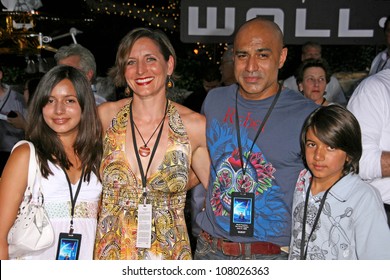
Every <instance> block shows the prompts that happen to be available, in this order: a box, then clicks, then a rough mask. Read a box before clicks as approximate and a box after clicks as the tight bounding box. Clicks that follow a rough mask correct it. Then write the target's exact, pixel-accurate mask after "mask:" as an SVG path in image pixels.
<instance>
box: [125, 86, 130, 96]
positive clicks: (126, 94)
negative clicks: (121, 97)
mask: <svg viewBox="0 0 390 280" xmlns="http://www.w3.org/2000/svg"><path fill="white" fill-rule="evenodd" d="M130 95H131V88H130V87H129V86H127V87H126V88H125V96H127V97H129V96H130Z"/></svg>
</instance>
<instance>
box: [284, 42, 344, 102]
mask: <svg viewBox="0 0 390 280" xmlns="http://www.w3.org/2000/svg"><path fill="white" fill-rule="evenodd" d="M321 52H322V47H321V45H320V44H318V43H316V42H311V41H309V42H306V43H305V44H303V45H302V53H301V61H304V60H306V59H310V58H313V59H320V58H321V57H322V53H321ZM283 85H284V86H285V87H288V88H289V89H292V90H295V91H299V90H298V87H297V82H296V74H295V75H293V76H290V77H289V78H287V79H286V80H284V82H283ZM325 92H326V94H325V96H324V97H325V98H326V100H327V101H328V102H331V103H333V102H334V103H338V104H341V105H343V106H345V105H346V104H347V99H346V97H345V94H344V91H343V88H342V87H341V85H340V83H339V81H338V80H337V78H336V77H335V76H334V75H332V76H331V77H330V81H329V82H328V84H327V85H326V89H325Z"/></svg>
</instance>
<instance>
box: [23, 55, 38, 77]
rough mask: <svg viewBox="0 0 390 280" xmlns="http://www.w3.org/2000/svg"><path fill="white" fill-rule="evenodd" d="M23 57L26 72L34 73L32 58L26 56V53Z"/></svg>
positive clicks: (35, 68)
mask: <svg viewBox="0 0 390 280" xmlns="http://www.w3.org/2000/svg"><path fill="white" fill-rule="evenodd" d="M25 59H26V63H27V66H26V69H25V71H26V73H28V74H34V73H36V72H37V67H36V65H35V62H34V60H32V59H30V57H29V56H27V55H26V57H25Z"/></svg>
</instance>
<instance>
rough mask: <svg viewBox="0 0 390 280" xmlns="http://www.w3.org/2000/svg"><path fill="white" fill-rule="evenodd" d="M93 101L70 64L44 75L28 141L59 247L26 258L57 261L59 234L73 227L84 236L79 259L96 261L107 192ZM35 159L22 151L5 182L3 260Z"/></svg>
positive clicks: (1, 192) (0, 226)
mask: <svg viewBox="0 0 390 280" xmlns="http://www.w3.org/2000/svg"><path fill="white" fill-rule="evenodd" d="M93 101H94V97H93V94H92V91H91V87H90V84H89V82H88V81H87V79H86V78H85V76H84V74H83V73H82V72H81V71H79V70H78V69H76V68H73V67H70V66H65V65H59V66H55V67H53V68H52V69H51V70H49V71H48V72H47V73H46V74H45V75H44V76H43V78H42V79H41V81H40V83H39V85H38V87H37V90H36V92H35V94H34V96H33V98H32V100H31V106H30V107H29V115H28V116H29V117H28V123H27V129H26V140H29V141H30V142H32V143H33V144H34V147H35V150H36V154H37V159H38V161H39V163H38V166H39V168H40V172H41V174H42V180H41V186H42V189H43V196H44V206H45V209H46V211H47V213H48V216H49V218H50V221H51V224H52V226H53V229H54V234H55V242H54V243H53V245H52V246H51V247H49V248H47V249H45V250H42V251H39V252H37V253H34V254H31V255H29V256H26V257H24V258H25V259H41V260H55V259H56V252H57V246H58V239H59V235H60V233H69V232H70V228H71V227H73V229H74V233H78V234H81V235H82V239H81V244H80V253H79V259H81V260H88V259H89V260H90V259H92V255H93V248H94V241H95V234H96V223H97V212H98V204H99V201H100V196H101V191H102V185H101V183H100V181H99V178H100V177H99V166H100V162H101V156H102V138H101V134H102V127H101V123H100V120H99V118H98V115H97V109H96V106H95V103H94V102H93ZM29 157H30V148H29V145H28V144H22V145H20V146H18V147H16V148H15V150H14V151H13V152H12V154H11V156H10V158H9V160H8V162H7V164H6V166H5V168H4V172H3V175H2V178H1V180H0V259H8V243H7V235H8V232H9V230H10V228H11V226H12V225H13V223H14V221H15V219H16V216H17V213H18V208H19V205H20V202H21V201H22V198H23V195H24V192H25V189H26V186H27V177H28V164H29ZM72 189H73V191H71V190H72ZM76 194H77V195H76ZM71 197H73V198H72V199H71ZM71 200H73V202H74V206H72V205H73V203H71ZM71 213H74V215H73V216H72V215H71Z"/></svg>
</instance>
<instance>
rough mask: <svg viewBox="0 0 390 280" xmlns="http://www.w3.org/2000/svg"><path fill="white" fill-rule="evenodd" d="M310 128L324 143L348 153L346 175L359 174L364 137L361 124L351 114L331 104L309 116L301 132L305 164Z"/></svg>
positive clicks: (339, 106)
mask: <svg viewBox="0 0 390 280" xmlns="http://www.w3.org/2000/svg"><path fill="white" fill-rule="evenodd" d="M309 128H312V129H313V131H314V134H315V135H316V136H317V137H318V139H320V140H321V141H322V142H323V143H325V144H327V145H329V146H330V147H333V148H336V149H340V150H342V151H344V152H346V153H347V156H348V159H349V160H348V161H347V162H346V163H345V164H344V169H343V173H344V175H346V174H348V173H350V172H353V173H356V174H358V173H359V160H360V157H361V156H362V151H363V148H362V136H361V131H360V125H359V122H358V121H357V119H356V118H355V116H354V115H353V114H352V113H351V112H349V111H348V110H347V109H345V108H344V107H343V106H341V105H338V104H331V105H329V106H322V107H319V108H318V109H316V110H315V111H314V112H312V113H311V114H310V115H309V116H308V118H307V119H306V121H305V123H304V125H303V128H302V132H301V153H302V158H303V161H304V162H305V163H306V158H305V146H306V134H307V131H308V130H309Z"/></svg>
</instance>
